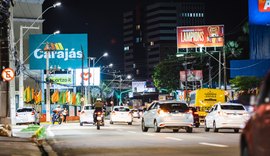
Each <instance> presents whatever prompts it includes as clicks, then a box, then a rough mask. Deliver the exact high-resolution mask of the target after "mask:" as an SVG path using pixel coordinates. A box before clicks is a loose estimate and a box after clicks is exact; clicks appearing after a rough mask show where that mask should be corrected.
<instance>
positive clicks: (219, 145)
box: [199, 142, 229, 147]
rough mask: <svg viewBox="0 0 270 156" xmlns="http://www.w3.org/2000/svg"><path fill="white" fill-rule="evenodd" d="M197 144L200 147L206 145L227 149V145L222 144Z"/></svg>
mask: <svg viewBox="0 0 270 156" xmlns="http://www.w3.org/2000/svg"><path fill="white" fill-rule="evenodd" d="M199 144H201V145H207V146H215V147H229V146H227V145H222V144H211V143H207V142H200V143H199Z"/></svg>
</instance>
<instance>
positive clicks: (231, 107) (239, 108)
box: [220, 105, 245, 110]
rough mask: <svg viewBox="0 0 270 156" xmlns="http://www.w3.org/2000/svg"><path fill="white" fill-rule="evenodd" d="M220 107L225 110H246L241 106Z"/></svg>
mask: <svg viewBox="0 0 270 156" xmlns="http://www.w3.org/2000/svg"><path fill="white" fill-rule="evenodd" d="M220 107H221V109H223V110H245V108H244V107H243V106H241V105H221V106H220Z"/></svg>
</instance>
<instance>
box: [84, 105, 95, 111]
mask: <svg viewBox="0 0 270 156" xmlns="http://www.w3.org/2000/svg"><path fill="white" fill-rule="evenodd" d="M92 109H94V106H84V110H92Z"/></svg>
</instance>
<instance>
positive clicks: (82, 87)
mask: <svg viewBox="0 0 270 156" xmlns="http://www.w3.org/2000/svg"><path fill="white" fill-rule="evenodd" d="M81 50H82V76H81V77H82V83H81V93H82V97H84V85H83V83H84V82H83V81H84V80H83V79H84V73H83V68H84V66H83V61H84V53H83V48H82V46H81ZM83 99H84V100H85V98H83ZM84 100H83V101H81V102H82V104H83V105H84Z"/></svg>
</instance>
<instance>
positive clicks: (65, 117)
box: [62, 108, 68, 123]
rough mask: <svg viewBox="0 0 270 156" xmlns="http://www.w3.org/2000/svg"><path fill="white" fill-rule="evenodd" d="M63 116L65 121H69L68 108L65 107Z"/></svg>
mask: <svg viewBox="0 0 270 156" xmlns="http://www.w3.org/2000/svg"><path fill="white" fill-rule="evenodd" d="M62 114H63V116H64V121H63V122H64V123H67V114H68V110H67V108H64V111H63V112H62Z"/></svg>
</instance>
